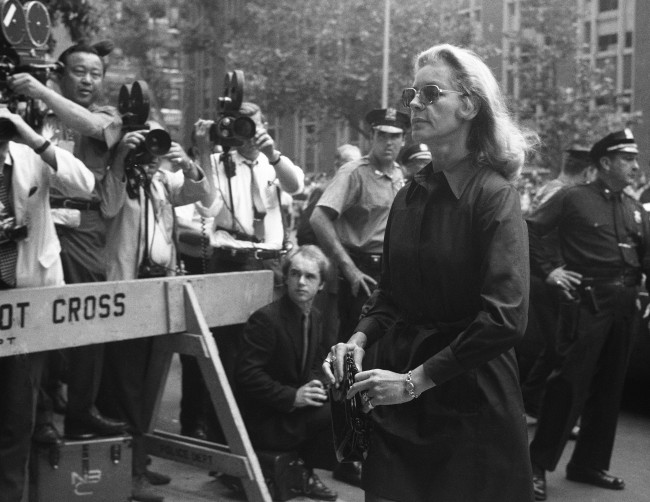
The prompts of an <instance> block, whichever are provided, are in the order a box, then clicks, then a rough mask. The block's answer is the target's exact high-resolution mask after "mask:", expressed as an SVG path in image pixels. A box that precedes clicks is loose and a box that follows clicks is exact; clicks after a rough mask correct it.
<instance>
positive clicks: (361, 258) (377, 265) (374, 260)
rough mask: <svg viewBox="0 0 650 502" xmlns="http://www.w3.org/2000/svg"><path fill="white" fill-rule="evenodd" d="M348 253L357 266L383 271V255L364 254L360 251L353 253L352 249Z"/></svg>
mask: <svg viewBox="0 0 650 502" xmlns="http://www.w3.org/2000/svg"><path fill="white" fill-rule="evenodd" d="M346 251H347V253H348V254H349V255H350V258H352V261H353V262H354V263H355V265H357V266H361V267H367V268H370V269H377V270H381V259H382V254H381V253H362V252H360V251H352V250H350V249H346Z"/></svg>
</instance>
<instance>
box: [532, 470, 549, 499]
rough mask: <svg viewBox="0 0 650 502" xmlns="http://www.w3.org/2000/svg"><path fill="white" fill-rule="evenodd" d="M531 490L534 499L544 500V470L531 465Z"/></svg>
mask: <svg viewBox="0 0 650 502" xmlns="http://www.w3.org/2000/svg"><path fill="white" fill-rule="evenodd" d="M533 492H534V494H535V500H546V472H545V471H544V469H542V468H541V467H537V466H535V465H533Z"/></svg>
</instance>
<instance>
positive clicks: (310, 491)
mask: <svg viewBox="0 0 650 502" xmlns="http://www.w3.org/2000/svg"><path fill="white" fill-rule="evenodd" d="M303 495H306V496H307V497H309V498H310V499H316V500H336V499H337V498H338V497H339V496H338V494H337V493H336V492H335V491H334V490H331V489H329V488H328V487H327V486H325V485H324V484H323V482H322V481H321V480H320V478H319V477H318V476H317V475H316V473H314V472H312V473H311V475H310V476H309V479H308V480H307V485H306V486H305V487H304V491H303Z"/></svg>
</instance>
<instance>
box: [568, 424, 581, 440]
mask: <svg viewBox="0 0 650 502" xmlns="http://www.w3.org/2000/svg"><path fill="white" fill-rule="evenodd" d="M579 435H580V426H579V425H574V426H573V429H571V432H569V439H571V440H572V441H575V440H576V439H578V436H579Z"/></svg>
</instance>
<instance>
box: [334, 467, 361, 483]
mask: <svg viewBox="0 0 650 502" xmlns="http://www.w3.org/2000/svg"><path fill="white" fill-rule="evenodd" d="M332 477H333V478H334V479H336V480H337V481H343V482H344V483H347V484H349V485H352V486H361V462H347V463H344V464H339V465H337V466H336V468H335V469H334V471H332Z"/></svg>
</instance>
